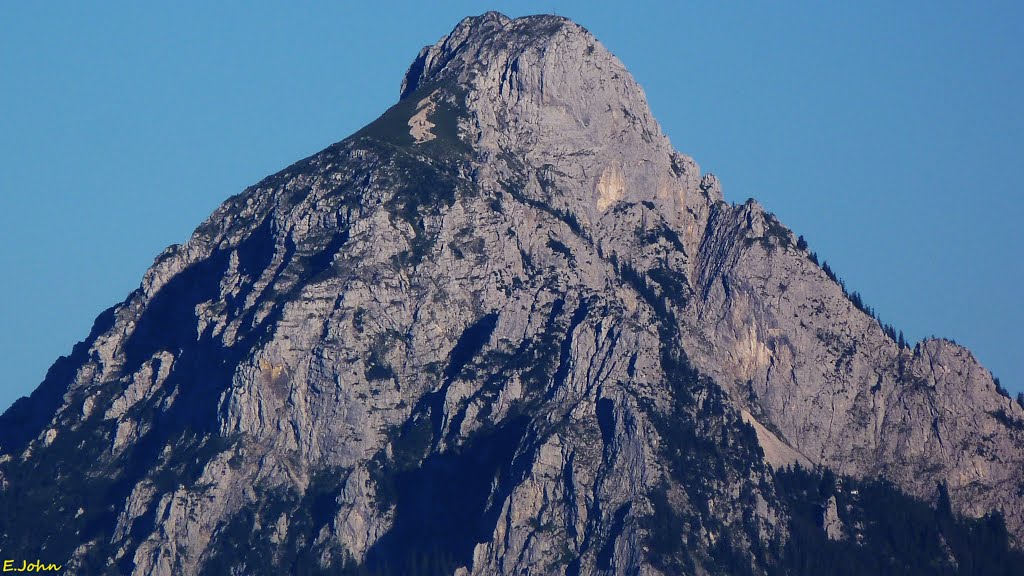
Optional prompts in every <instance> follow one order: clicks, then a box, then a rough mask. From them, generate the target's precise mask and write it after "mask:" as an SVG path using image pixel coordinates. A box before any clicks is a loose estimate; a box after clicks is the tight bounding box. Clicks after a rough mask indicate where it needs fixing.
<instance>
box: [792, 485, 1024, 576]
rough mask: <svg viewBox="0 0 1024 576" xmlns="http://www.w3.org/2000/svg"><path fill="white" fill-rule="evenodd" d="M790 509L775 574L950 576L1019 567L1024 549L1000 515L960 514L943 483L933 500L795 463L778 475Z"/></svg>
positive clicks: (1010, 570) (1004, 572)
mask: <svg viewBox="0 0 1024 576" xmlns="http://www.w3.org/2000/svg"><path fill="white" fill-rule="evenodd" d="M775 487H776V490H777V493H778V494H779V497H780V501H781V502H782V503H783V504H784V505H785V506H786V508H787V509H788V510H789V513H790V518H791V519H790V523H789V528H790V538H789V540H788V541H787V542H786V544H785V547H784V549H783V551H782V558H781V562H780V564H779V566H778V568H777V569H775V570H774V571H773V572H772V573H777V574H822V575H836V576H859V575H878V576H889V575H892V576H903V575H905V576H927V575H936V576H940V575H942V576H946V575H949V576H952V575H956V574H963V575H967V574H972V575H973V574H977V575H992V576H996V575H1007V576H1009V575H1012V574H1022V573H1024V554H1022V553H1021V552H1020V551H1018V550H1013V549H1011V548H1010V546H1009V543H1008V536H1007V533H1006V526H1005V524H1004V523H1003V519H1002V517H1001V516H999V515H998V514H991V515H988V516H986V517H984V518H982V519H979V520H973V519H964V518H960V517H957V516H955V515H954V514H953V512H952V511H951V509H950V504H949V499H948V497H947V496H946V492H945V489H944V488H942V487H940V490H939V499H938V502H937V504H936V505H934V506H933V505H929V504H927V503H925V502H921V501H919V500H916V499H914V498H910V497H909V496H906V495H905V494H903V493H901V492H900V491H899V490H897V489H896V488H895V487H893V486H892V485H891V484H889V483H887V482H885V481H882V480H873V481H871V480H869V481H853V480H851V479H849V478H843V479H837V478H836V477H835V476H833V475H832V474H831V473H830V472H827V471H826V472H824V473H822V472H820V471H808V470H805V469H802V468H796V469H791V470H787V471H784V472H781V473H779V474H777V475H776V479H775ZM830 497H835V499H836V504H837V511H838V515H839V519H840V520H841V521H842V523H843V527H844V531H845V534H844V538H843V539H841V540H829V539H828V538H827V537H826V535H825V531H824V529H823V527H822V518H823V511H824V510H825V506H826V503H827V502H828V500H829V498H830Z"/></svg>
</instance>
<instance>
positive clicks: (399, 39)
mask: <svg viewBox="0 0 1024 576" xmlns="http://www.w3.org/2000/svg"><path fill="white" fill-rule="evenodd" d="M212 4H217V6H212ZM348 4H349V3H341V2H329V3H328V2H323V3H319V2H302V3H296V2H258V3H252V4H250V3H241V2H238V3H220V2H218V3H210V2H192V3H162V4H161V6H155V3H149V2H139V3H136V2H103V3H93V2H74V3H71V2H64V3H61V2H21V3H13V2H9V3H4V4H3V5H2V6H0V245H2V247H3V248H2V250H0V271H2V272H0V274H2V278H3V282H0V324H2V326H3V330H2V331H0V349H2V350H3V354H4V370H3V371H2V373H0V407H6V406H7V405H8V404H9V403H10V402H12V401H13V400H14V399H15V398H17V397H18V396H20V395H23V394H26V393H28V392H30V391H31V390H32V389H33V388H34V387H35V386H36V385H37V384H38V383H39V381H40V380H41V379H42V377H43V375H44V374H45V372H46V369H47V367H48V366H49V365H50V364H51V363H52V362H53V360H54V359H55V358H56V357H57V356H58V355H61V354H66V353H68V352H69V351H70V349H71V346H72V345H73V344H74V342H76V341H78V340H80V339H82V338H84V337H85V336H86V335H87V333H88V331H89V328H90V326H91V324H92V320H93V318H94V317H95V316H96V315H97V314H98V313H99V312H100V311H102V310H103V309H105V308H106V307H108V306H110V305H111V304H113V303H115V302H118V301H120V300H122V299H123V298H124V297H125V296H126V295H127V294H128V293H129V292H130V291H131V290H132V289H134V288H135V287H137V286H138V284H139V280H140V279H141V277H142V274H143V272H144V270H145V269H146V268H147V267H148V266H149V265H150V264H151V262H152V259H153V257H154V256H156V255H157V254H158V253H159V252H160V251H161V250H162V249H163V248H164V247H165V246H167V245H168V244H172V243H176V242H182V241H184V240H185V239H187V238H188V236H189V234H190V233H191V231H192V229H193V228H194V227H195V226H196V225H198V224H199V222H200V221H201V220H203V219H204V218H205V217H206V216H207V215H208V214H209V213H210V212H211V211H212V210H213V209H214V208H215V207H216V206H217V205H218V204H219V203H220V202H221V201H222V200H224V199H225V198H227V197H228V196H229V195H231V194H234V193H236V192H239V191H240V190H242V189H243V188H244V187H245V186H247V185H249V184H252V183H254V182H256V181H257V180H259V179H260V178H261V177H262V176H264V175H266V174H269V173H272V172H274V171H277V170H278V169H280V168H282V167H284V166H286V165H288V164H290V163H291V162H293V161H295V160H298V159H299V158H302V157H305V156H307V155H309V154H312V153H314V152H316V151H317V150H319V149H321V148H323V147H325V146H327V145H329V144H331V143H332V142H335V141H338V140H341V139H342V138H344V137H345V136H347V135H349V134H350V133H352V132H353V131H355V130H356V129H358V128H359V127H361V126H362V125H364V124H365V123H367V122H369V121H370V120H372V119H373V118H375V117H376V116H377V115H379V114H380V113H381V112H383V111H384V110H385V109H386V108H387V107H388V106H389V105H390V104H391V103H393V102H394V101H395V99H396V98H397V95H398V88H399V83H400V81H401V77H402V74H403V73H404V72H405V69H406V67H407V66H408V64H409V63H410V62H411V61H412V59H413V57H414V56H415V55H416V52H417V51H418V50H419V49H420V48H421V47H422V46H423V45H424V44H428V43H433V42H434V41H436V40H437V39H438V38H440V37H441V36H442V35H444V34H445V33H447V32H448V31H449V30H450V29H451V28H452V27H453V26H454V25H455V23H456V22H458V20H459V19H460V18H462V17H463V16H466V15H471V14H479V13H482V12H484V11H486V10H488V9H497V10H501V11H503V12H505V13H506V14H509V15H513V16H516V15H523V14H529V13H538V12H555V13H558V14H561V15H565V16H569V17H571V18H573V19H575V20H576V21H577V22H579V23H581V24H583V25H584V26H586V27H587V28H589V29H590V30H591V31H592V32H593V33H594V34H595V35H596V36H597V37H598V38H599V39H600V40H601V41H602V42H603V43H604V44H605V45H606V46H608V47H609V48H610V49H611V50H612V52H614V53H615V54H616V55H618V56H619V57H620V58H621V59H622V60H623V62H625V64H626V66H627V67H629V69H630V70H631V71H632V72H633V74H634V75H635V76H636V77H637V79H638V80H639V81H640V83H641V84H642V85H643V86H644V88H645V90H646V91H647V95H648V97H649V99H650V102H651V106H652V108H653V110H654V113H655V115H656V116H657V118H658V119H659V120H660V121H661V124H662V126H663V128H664V130H665V131H666V132H667V133H668V135H669V136H670V137H671V138H672V141H673V143H674V145H675V146H676V148H677V149H679V150H681V151H683V152H686V153H688V154H690V155H692V156H694V157H695V158H696V159H697V161H698V162H699V163H700V164H701V166H702V168H703V169H704V170H707V171H711V172H715V173H716V174H718V175H719V177H720V178H721V180H722V182H723V185H724V189H725V194H726V197H727V199H729V200H733V201H737V202H741V201H743V200H745V199H746V198H747V197H755V198H757V199H758V200H760V201H761V203H762V204H764V205H765V206H766V207H767V208H768V209H769V210H772V211H774V212H775V213H776V214H778V215H779V216H780V218H781V219H782V220H783V222H784V223H786V224H787V225H788V226H789V227H791V228H793V229H794V230H795V231H796V232H798V233H801V234H804V235H805V236H806V237H807V239H808V240H809V241H810V243H811V247H812V249H814V250H816V251H817V252H818V253H819V254H820V255H821V256H823V257H824V258H826V259H827V260H828V261H829V262H830V263H831V264H832V266H833V268H834V269H835V270H836V271H837V272H838V273H839V275H840V276H841V277H843V278H844V279H845V280H846V283H847V285H848V286H849V287H850V288H851V289H855V290H858V291H860V292H861V293H862V294H863V295H864V298H865V300H866V302H867V303H868V304H869V305H871V306H873V307H874V308H875V309H877V310H878V312H879V313H880V314H881V316H882V317H883V319H884V320H886V321H888V322H891V323H893V324H894V325H895V326H896V327H897V328H898V329H902V330H904V331H905V332H906V334H907V336H908V338H911V339H914V340H916V339H918V338H921V337H923V336H927V335H931V334H935V335H939V336H946V337H951V338H954V339H956V340H957V341H958V342H960V343H962V344H966V345H968V346H970V347H971V348H972V349H973V350H974V351H975V353H976V354H977V355H978V357H979V358H981V360H982V361H983V362H984V363H985V365H986V366H988V367H989V368H990V369H992V370H993V372H994V373H995V374H996V375H997V376H999V377H1000V378H1001V379H1002V381H1003V384H1004V385H1005V386H1006V387H1008V388H1009V389H1010V390H1011V391H1014V392H1016V391H1024V367H1022V361H1021V357H1022V354H1021V352H1022V350H1021V345H1022V343H1024V339H1022V336H1021V327H1022V326H1024V306H1022V305H1021V300H1022V299H1021V296H1020V295H1019V292H1020V290H1021V286H1024V274H1022V268H1024V258H1022V257H1021V254H1020V249H1021V248H1022V246H1024V242H1022V241H1024V233H1022V226H1021V225H1020V220H1021V215H1022V209H1024V194H1022V188H1021V187H1022V184H1021V183H1022V182H1024V41H1022V40H1021V36H1022V34H1021V32H1022V30H1024V8H1022V6H1024V4H1021V3H1019V2H1005V3H994V2H993V3H983V4H980V5H976V6H968V5H967V3H945V2H919V3H916V5H915V3H892V2H860V3H856V4H857V6H829V7H826V6H824V4H825V3H820V2H807V3H800V2H782V3H779V2H772V3H757V4H747V3H743V7H742V8H740V7H738V5H737V6H735V7H726V6H724V5H721V4H720V3H717V2H708V3H685V5H684V3H679V2H664V3H652V2H639V3H636V2H633V3H626V2H609V3H607V4H603V5H601V4H597V3H595V2H554V1H549V2H496V3H491V4H484V3H472V2H416V3H409V4H408V5H401V4H395V5H391V6H389V5H388V4H387V3H384V2H374V3H361V4H360V5H359V6H349V5H348ZM851 4H853V3H851Z"/></svg>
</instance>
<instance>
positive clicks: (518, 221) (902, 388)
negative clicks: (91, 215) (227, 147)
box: [0, 13, 1024, 574]
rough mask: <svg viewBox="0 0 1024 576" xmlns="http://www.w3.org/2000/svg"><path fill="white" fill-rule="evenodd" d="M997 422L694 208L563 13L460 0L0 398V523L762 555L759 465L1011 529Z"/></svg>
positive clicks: (367, 555)
mask: <svg viewBox="0 0 1024 576" xmlns="http://www.w3.org/2000/svg"><path fill="white" fill-rule="evenodd" d="M1022 430H1024V410H1022V409H1021V408H1020V407H1019V406H1017V405H1016V404H1015V403H1013V402H1010V401H1009V400H1007V399H1005V398H1003V397H1002V396H1000V395H999V394H998V393H997V391H996V387H995V385H994V384H993V382H992V379H991V376H990V374H989V373H988V371H987V370H985V369H984V368H982V367H981V366H980V365H979V364H978V363H977V361H976V360H975V359H974V358H973V356H971V354H970V353H969V352H968V351H967V350H965V349H963V348H960V347H958V346H956V345H954V344H952V343H949V342H945V341H927V342H923V343H921V344H919V345H918V346H917V347H916V348H915V349H913V350H910V349H900V348H899V347H898V346H897V344H896V343H895V342H893V341H892V340H891V339H890V338H889V337H888V336H886V335H885V333H884V332H883V331H882V329H881V328H880V327H879V325H878V323H877V321H875V320H874V319H872V318H871V317H869V316H867V315H866V314H864V313H863V312H861V311H860V310H858V309H857V308H855V307H854V306H853V305H852V304H851V302H850V300H849V299H848V298H847V297H846V296H845V295H844V293H843V291H842V289H841V288H840V286H839V285H838V284H836V283H835V282H834V281H833V280H831V279H829V277H828V276H827V275H826V274H825V273H824V272H823V271H822V270H821V269H819V268H818V266H817V265H816V264H815V263H814V262H812V261H811V260H810V259H809V257H808V254H807V253H806V251H804V250H801V249H798V248H797V246H796V242H795V239H794V237H793V234H792V233H791V232H790V231H789V230H787V229H786V228H785V227H783V226H782V225H781V224H780V223H779V222H778V221H777V220H775V219H774V217H773V216H771V215H770V214H767V213H765V212H764V211H763V210H762V209H761V208H760V207H759V206H758V205H757V204H756V203H755V202H753V201H750V202H747V203H746V204H743V205H741V206H733V205H730V204H727V203H725V202H724V200H723V198H722V193H721V190H720V188H719V185H718V181H717V179H716V178H715V177H714V176H711V175H704V176H702V175H701V174H700V171H699V169H698V167H697V165H696V164H695V163H694V161H693V160H692V159H690V158H688V157H686V156H684V155H682V154H679V153H677V152H675V151H674V150H673V149H672V147H671V145H670V143H669V142H668V140H667V138H665V136H664V135H662V134H661V131H660V128H659V126H658V124H657V122H656V121H655V120H654V119H653V118H652V117H651V115H650V112H649V110H648V107H647V104H646V101H645V97H644V94H643V92H642V90H641V89H640V88H639V87H638V86H637V84H636V83H635V82H634V81H633V79H632V78H631V76H630V75H629V73H628V72H627V71H626V70H625V68H624V67H623V66H622V64H621V63H620V62H619V61H618V60H617V59H616V58H615V57H614V56H612V55H611V54H610V53H609V52H608V51H607V50H606V49H605V48H604V47H603V46H602V45H601V44H600V43H599V42H597V40H595V39H594V38H593V36H591V35H590V34H589V33H588V32H587V31H586V30H584V29H582V28H580V27H579V26H577V25H575V24H573V23H571V22H569V21H567V20H564V19H562V18H557V17H551V16H537V17H529V18H522V19H516V20H510V19H508V18H506V17H504V16H502V15H499V14H495V13H488V14H486V15H483V16H480V17H478V18H470V19H466V20H464V21H463V22H462V23H460V24H459V25H458V26H457V27H456V28H455V30H453V31H452V33H451V34H449V35H448V36H446V37H445V38H443V39H442V40H441V41H440V42H438V43H437V44H436V45H434V46H431V47H427V48H425V49H424V50H423V51H422V52H421V53H420V55H419V56H418V57H417V58H416V60H415V61H414V63H413V65H412V66H411V67H410V70H409V72H408V74H407V75H406V78H405V81H404V82H403V84H402V91H401V99H400V101H399V102H398V103H397V104H396V105H395V106H393V107H392V108H391V109H389V110H388V111H387V112H386V113H385V114H384V115H383V116H381V118H379V119H378V120H377V121H375V122H374V123H372V124H370V125H369V126H367V127H366V128H364V129H363V130H361V131H359V132H358V133H356V134H354V135H353V136H351V137H349V138H347V139H346V140H344V141H342V142H340V143H338V144H335V145H333V146H331V147H330V148H328V149H326V150H324V151H323V152H320V153H319V154H317V155H315V156H313V157H311V158H308V159H306V160H303V161H301V162H299V163H297V164H295V165H293V166H291V167H289V168H287V169H285V170H284V171H282V172H281V173H279V174H276V175H274V176H271V177H269V178H267V179H265V180H264V181H262V182H260V183H259V184H257V185H255V186H253V187H252V188H250V189H248V190H246V191H244V192H243V193H242V194H239V195H238V196H235V197H232V198H230V199H229V200H227V201H226V202H225V203H224V204H223V205H222V206H221V207H220V208H219V209H218V210H217V211H216V212H215V213H214V214H213V215H212V216H211V217H210V218H209V220H207V221H206V222H205V223H204V224H202V225H201V226H200V227H199V228H198V229H197V230H196V232H195V234H194V235H193V236H192V238H191V239H190V240H189V241H188V242H187V243H186V244H184V245H181V246H172V247H171V248H169V249H167V250H166V251H165V252H164V253H163V254H162V255H160V256H159V257H158V258H157V260H156V262H155V263H154V265H153V267H152V268H151V269H150V270H149V271H148V272H147V274H146V276H145V278H144V280H143V282H142V285H141V287H140V288H139V289H138V290H137V291H135V292H134V293H133V294H131V295H130V296H129V297H128V298H127V299H126V300H125V301H124V302H123V303H122V304H120V305H118V306H115V307H114V308H112V309H111V310H109V311H107V312H106V313H104V314H103V315H101V317H100V318H99V319H98V320H97V324H96V326H95V328H94V330H93V332H92V334H90V336H89V338H88V339H87V340H86V341H85V342H83V343H82V344H80V345H79V346H77V347H76V348H75V351H74V353H73V354H72V355H71V356H70V357H68V358H65V359H61V360H60V361H58V362H57V364H55V365H54V368H53V369H52V370H51V371H50V373H49V374H48V376H47V379H46V381H44V383H43V384H42V385H41V386H40V388H39V389H38V390H37V391H36V393H34V394H33V395H32V397H31V398H28V399H23V400H22V401H20V402H19V403H17V404H16V405H15V406H13V407H12V408H11V409H10V410H8V412H7V413H5V414H4V415H3V417H2V418H0V447H2V452H3V456H2V457H0V460H2V463H0V479H2V486H3V492H2V494H0V504H2V505H3V506H4V509H5V510H6V511H7V513H6V514H4V515H3V516H4V519H3V520H0V532H2V534H0V544H2V548H3V549H4V550H18V551H22V552H24V553H25V554H29V553H31V554H34V555H35V556H41V557H43V558H45V559H47V560H49V558H51V557H53V559H54V560H56V561H61V560H67V567H68V570H70V571H71V572H77V573H89V574H92V573H102V572H103V571H109V572H111V573H134V574H174V573H188V574H192V573H204V572H205V573H215V574H221V573H238V574H250V573H264V572H267V573H269V572H271V571H272V570H281V569H284V570H290V571H293V572H298V571H301V570H309V571H313V572H315V571H325V572H332V573H343V572H345V571H349V572H351V573H359V571H360V570H364V571H369V572H371V573H374V572H375V573H414V572H416V571H420V572H423V573H459V574H522V573H529V574H564V573H570V574H591V573H607V574H625V573H630V574H675V573H680V572H686V573H708V572H718V571H725V572H732V573H735V572H737V571H738V570H737V569H736V567H737V566H744V567H746V568H745V570H747V571H750V572H751V573H756V574H757V573H766V572H768V571H770V570H771V569H772V566H782V565H783V563H784V562H785V558H786V554H787V551H786V550H787V548H786V545H787V544H786V543H787V542H788V541H791V540H793V538H792V531H793V530H794V529H795V528H794V526H795V524H793V522H792V520H793V519H794V518H796V517H797V516H798V515H799V512H798V511H797V509H796V508H794V504H793V503H792V502H793V500H792V499H791V497H790V492H786V491H785V490H789V488H785V490H784V489H783V487H782V485H780V484H778V482H779V480H778V479H779V478H780V476H779V474H780V473H781V468H782V467H783V466H785V465H787V464H789V463H793V462H799V463H801V465H803V466H805V467H811V466H814V465H822V466H824V467H827V468H828V469H831V470H832V471H834V472H836V473H838V474H839V475H841V476H844V477H846V478H847V482H848V483H854V482H857V481H858V479H873V478H876V477H882V478H884V479H886V480H888V481H889V482H891V483H893V485H894V486H895V487H896V488H898V489H900V490H902V491H904V492H906V493H908V494H910V495H913V496H916V497H919V498H921V499H924V500H927V501H931V500H933V499H934V498H935V497H936V491H937V489H938V486H939V484H940V483H942V484H945V486H946V487H947V489H948V494H949V499H950V501H951V502H952V506H953V508H954V509H955V510H957V511H959V512H961V513H963V514H965V515H967V516H975V517H977V516H981V515H983V514H986V513H988V512H991V511H994V510H999V511H1001V512H1002V513H1003V515H1004V516H1005V518H1006V523H1007V526H1008V528H1009V530H1010V533H1011V534H1012V535H1013V536H1014V537H1016V538H1020V537H1022V536H1024V516H1022V510H1024V507H1022V506H1021V504H1020V493H1021V491H1022V490H1024V485H1022V481H1024V470H1022V466H1024V464H1022V463H1024V451H1022V450H1021V448H1020V446H1021V443H1020V440H1021V438H1020V436H1021V434H1022ZM822 469H824V468H822ZM787 486H788V485H787ZM887 489H888V488H887ZM846 494H849V490H847V493H846ZM838 497H839V498H840V499H841V500H842V499H843V498H845V497H844V496H842V494H840V495H839V496H838ZM823 498H824V500H822V503H824V502H826V501H827V506H825V508H823V510H826V509H827V510H826V511H827V514H825V516H826V517H827V520H828V521H827V524H828V530H827V532H825V531H823V532H822V534H823V536H822V537H823V538H825V537H826V536H827V538H828V539H831V540H842V539H843V538H846V539H850V538H853V537H854V536H855V532H856V530H857V529H858V528H857V526H856V525H853V524H851V525H849V526H847V525H844V524H843V522H844V518H847V519H848V517H847V516H846V515H847V514H852V512H850V511H851V510H854V509H859V508H857V507H858V506H860V504H857V503H856V502H853V501H851V503H848V504H845V506H846V508H842V509H840V508H841V507H837V504H836V502H837V500H836V498H837V496H836V495H833V494H831V493H829V494H826V495H824V496H823ZM829 498H831V499H829ZM842 501H843V502H846V500H842ZM822 505H823V506H824V504H822ZM823 530H824V529H823ZM954 552H955V551H954ZM35 556H33V557H35ZM954 556H955V554H954ZM956 561H957V558H953V559H952V560H950V562H954V563H955V562H956Z"/></svg>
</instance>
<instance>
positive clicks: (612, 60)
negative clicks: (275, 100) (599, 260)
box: [402, 12, 700, 221]
mask: <svg viewBox="0 0 1024 576" xmlns="http://www.w3.org/2000/svg"><path fill="white" fill-rule="evenodd" d="M402 98H403V99H415V100H416V105H415V109H416V110H429V109H430V107H431V106H433V105H435V103H437V102H441V101H444V102H447V103H448V104H449V105H451V106H452V107H454V108H458V109H462V110H464V111H465V112H466V114H465V119H464V121H463V122H461V124H460V133H461V134H462V135H463V137H464V138H466V139H468V140H470V141H471V142H472V145H473V147H474V148H475V149H476V150H477V151H479V152H482V153H484V154H489V155H491V156H494V157H500V156H506V155H509V154H511V155H514V156H515V157H516V158H517V159H520V160H524V161H525V163H526V164H527V165H530V166H532V167H534V168H536V169H542V170H543V172H544V174H546V176H547V177H548V178H549V179H550V180H551V182H549V184H552V185H553V186H555V187H557V188H559V189H561V190H569V189H572V188H573V187H572V186H557V182H556V181H557V180H559V179H562V178H568V179H572V180H574V181H580V180H582V181H586V182H588V184H589V185H588V193H587V194H586V195H585V196H583V197H579V198H567V199H565V201H566V202H567V203H569V204H574V205H577V208H578V210H576V211H577V212H579V214H580V217H581V218H582V219H583V220H585V221H586V220H594V219H597V218H599V217H600V214H601V213H603V212H604V211H605V210H606V209H607V208H608V207H609V206H611V205H612V204H614V203H615V202H617V201H620V200H632V201H637V202H639V201H652V202H655V203H656V204H659V205H661V207H662V208H664V209H665V211H666V213H668V214H677V213H679V212H681V211H682V209H683V207H684V206H685V204H686V198H685V190H686V189H696V188H697V182H698V180H699V177H700V175H699V169H698V168H697V166H696V164H695V163H694V162H693V160H692V159H690V158H688V157H685V156H683V155H681V154H678V153H675V152H674V151H673V150H672V147H671V145H670V143H669V141H668V139H667V138H666V137H665V136H664V135H663V134H662V132H661V128H660V126H659V125H658V123H657V121H656V120H655V119H654V117H653V116H652V115H651V112H650V109H649V107H648V104H647V99H646V96H645V95H644V92H643V90H642V89H641V88H640V86H639V85H638V84H637V82H636V81H635V80H634V79H633V77H632V75H631V74H630V73H629V72H628V71H627V70H626V68H625V67H624V66H623V64H622V62H620V61H619V60H618V58H616V57H615V56H614V55H612V54H611V52H609V51H608V50H607V49H606V48H605V47H604V46H603V45H602V44H601V43H600V42H599V41H598V40H597V39H596V38H594V36H593V35H592V34H591V33H590V32H588V31H587V30H586V29H584V28H583V27H581V26H579V25H578V24H575V23H573V22H572V21H570V20H567V19H565V18H561V17H558V16H550V15H544V16H528V17H524V18H516V19H511V18H508V17H506V16H504V15H501V14H498V13H496V12H488V13H486V14H484V15H482V16H478V17H475V18H467V19H465V20H463V21H462V22H460V23H459V25H458V26H456V27H455V29H454V30H453V31H452V32H451V33H449V34H448V35H447V36H445V37H444V38H442V39H441V40H440V41H439V42H438V43H437V44H434V45H433V46H428V47H426V48H424V49H423V50H422V51H421V52H420V54H419V56H417V58H416V60H415V61H414V62H413V64H412V66H411V67H410V68H409V71H408V73H407V74H406V77H405V81H404V82H403V84H402ZM510 168H511V167H510ZM680 176H683V178H682V180H680V178H679V177H680Z"/></svg>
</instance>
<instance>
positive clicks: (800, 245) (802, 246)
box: [796, 234, 807, 250]
mask: <svg viewBox="0 0 1024 576" xmlns="http://www.w3.org/2000/svg"><path fill="white" fill-rule="evenodd" d="M796 249H797V250H807V240H804V237H803V234H801V235H800V237H798V238H797V239H796Z"/></svg>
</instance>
